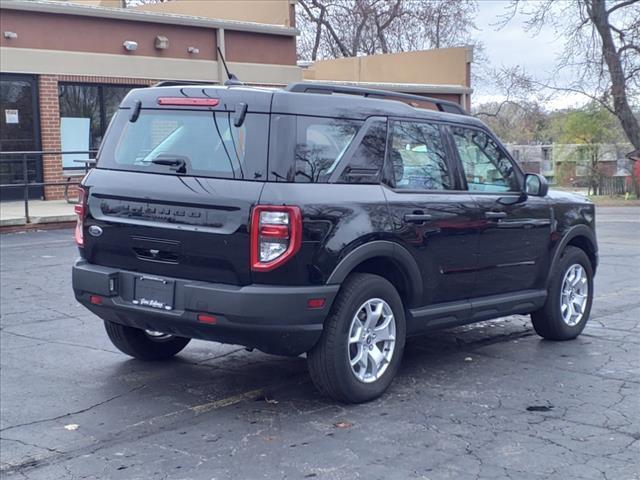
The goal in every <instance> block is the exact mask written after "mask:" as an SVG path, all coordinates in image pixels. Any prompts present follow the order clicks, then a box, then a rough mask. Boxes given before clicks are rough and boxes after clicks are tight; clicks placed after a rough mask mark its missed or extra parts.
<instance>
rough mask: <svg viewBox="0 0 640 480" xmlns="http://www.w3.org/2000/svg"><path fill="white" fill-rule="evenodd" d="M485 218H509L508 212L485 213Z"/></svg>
mask: <svg viewBox="0 0 640 480" xmlns="http://www.w3.org/2000/svg"><path fill="white" fill-rule="evenodd" d="M484 216H485V218H491V219H500V218H507V212H484Z"/></svg>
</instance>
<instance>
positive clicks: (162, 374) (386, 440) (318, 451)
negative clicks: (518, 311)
mask: <svg viewBox="0 0 640 480" xmlns="http://www.w3.org/2000/svg"><path fill="white" fill-rule="evenodd" d="M597 216H598V238H599V243H600V258H601V264H600V267H599V270H598V274H597V276H596V285H595V288H596V298H595V301H594V306H593V311H592V318H591V321H590V323H589V324H588V326H587V328H586V330H585V332H584V333H583V335H581V336H580V337H579V338H578V339H576V340H574V341H569V342H549V341H544V340H542V339H540V338H539V337H538V336H537V335H536V334H535V332H534V331H533V330H532V328H531V324H530V322H529V319H528V317H523V316H511V317H507V318H503V319H500V320H495V321H491V322H483V323H480V324H475V325H471V326H467V327H461V328H456V329H450V330H445V331H442V332H439V333H435V334H431V335H430V336H428V337H420V338H414V339H411V340H410V341H409V342H408V346H407V349H406V352H405V357H404V361H403V364H402V368H401V370H400V373H399V376H398V378H397V379H396V381H395V382H394V383H393V384H392V386H391V388H390V389H389V391H388V392H387V394H385V395H384V396H383V397H382V398H380V399H378V400H376V401H374V402H371V403H368V404H364V405H354V406H345V405H340V404H336V403H334V402H332V401H330V400H327V399H326V398H322V397H321V396H320V395H319V394H318V393H317V392H316V390H315V389H314V387H313V385H312V384H311V381H310V379H309V375H308V373H307V370H306V364H305V360H304V358H293V359H292V358H280V357H275V356H269V355H266V354H262V353H259V352H247V351H245V350H244V349H242V348H240V347H237V346H225V345H220V344H215V343H207V342H200V341H193V342H192V343H191V344H190V345H189V346H188V347H187V348H186V349H185V350H184V351H183V353H181V354H180V355H179V356H178V357H177V358H176V359H175V360H172V361H168V362H163V363H143V362H139V361H136V360H132V359H130V358H128V357H126V356H125V355H123V354H121V353H119V352H118V351H117V350H116V349H115V347H113V346H112V345H111V343H110V342H109V340H108V339H107V336H106V333H105V332H104V329H103V326H102V323H101V322H100V321H99V320H98V319H97V318H96V317H94V316H93V315H92V314H90V313H89V312H88V311H86V310H85V309H84V308H83V307H81V306H79V305H77V304H76V302H75V300H74V298H73V294H72V291H71V278H70V266H71V263H72V261H73V259H74V258H75V256H76V253H77V252H76V248H75V246H74V244H73V241H72V232H71V231H69V230H59V231H46V232H29V233H21V234H20V233H17V234H5V235H2V236H0V245H1V247H0V295H1V307H0V314H1V319H0V327H1V331H0V476H1V477H2V478H6V479H7V480H8V479H14V478H15V479H33V480H35V479H126V480H133V479H206V480H212V479H216V480H224V479H233V480H236V479H238V480H242V479H251V480H253V479H318V480H320V479H356V478H366V479H367V480H375V479H385V480H386V479H431V480H437V479H462V480H464V479H478V478H483V479H543V478H553V479H563V480H564V479H605V480H627V479H640V473H639V472H640V441H639V440H640V280H639V277H640V207H613V208H607V207H601V208H598V213H597Z"/></svg>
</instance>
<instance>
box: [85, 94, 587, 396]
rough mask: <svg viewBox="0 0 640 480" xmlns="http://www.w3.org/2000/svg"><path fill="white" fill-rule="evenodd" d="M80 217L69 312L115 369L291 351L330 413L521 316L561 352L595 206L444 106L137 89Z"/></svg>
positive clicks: (579, 309)
mask: <svg viewBox="0 0 640 480" xmlns="http://www.w3.org/2000/svg"><path fill="white" fill-rule="evenodd" d="M425 107H430V108H425ZM76 212H77V214H78V225H77V229H76V241H77V243H78V245H79V247H80V254H81V258H80V259H79V260H77V262H76V263H75V265H74V267H73V288H74V291H75V295H76V298H77V299H78V301H79V302H81V303H82V304H83V305H85V306H86V307H87V308H88V309H89V310H91V311H92V312H94V313H95V314H96V315H98V316H99V317H100V318H102V319H103V320H104V323H105V326H106V330H107V333H108V335H109V337H110V339H111V340H112V342H113V343H114V344H115V346H116V347H118V348H119V349H120V350H121V351H123V352H124V353H126V354H128V355H131V356H133V357H136V358H139V359H143V360H159V359H165V358H169V357H171V356H173V355H175V354H176V353H178V352H179V351H180V350H182V349H183V348H184V347H185V345H187V343H189V340H190V339H191V338H199V339H205V340H213V341H216V342H224V343H232V344H240V345H244V346H246V347H248V348H257V349H260V350H262V351H265V352H268V353H273V354H280V355H300V354H302V353H305V352H306V354H307V360H308V365H309V370H310V372H311V378H312V379H313V382H314V383H315V385H316V386H317V387H318V388H319V389H320V390H321V391H322V392H323V393H325V394H327V395H329V396H331V397H333V398H334V399H337V400H340V401H344V402H362V401H366V400H370V399H372V398H375V397H376V396H378V395H380V394H381V393H382V392H384V390H385V389H386V388H387V387H388V386H389V384H390V382H391V381H392V379H393V377H394V375H395V374H396V372H397V371H398V367H399V363H400V359H401V357H402V353H403V349H404V345H405V338H406V337H407V336H409V335H418V334H424V333H426V332H429V331H432V330H434V329H439V328H444V327H452V326H455V325H462V324H467V323H471V322H477V321H481V320H487V319H490V318H495V317H500V316H504V315H511V314H529V313H530V314H531V317H532V320H533V326H534V328H535V330H536V332H538V333H539V334H540V335H541V336H542V337H544V338H548V339H552V340H567V339H571V338H574V337H576V336H577V335H579V334H580V332H581V331H582V330H583V328H584V326H585V324H586V322H587V319H588V317H589V312H590V309H591V302H592V298H593V275H594V272H595V269H596V264H597V261H598V253H597V243H596V235H595V229H594V225H595V212H594V206H593V204H591V203H590V202H589V201H587V200H586V199H584V198H581V197H577V196H573V195H570V194H566V193H557V192H548V187H547V184H546V181H545V179H544V177H542V176H540V175H537V174H524V173H523V172H522V171H521V170H520V168H519V167H518V165H517V164H516V163H515V162H514V161H513V159H512V158H511V156H510V155H509V153H508V152H507V151H506V150H505V148H504V147H503V146H502V144H501V143H500V141H498V139H496V138H495V136H494V135H493V134H492V133H491V132H490V131H489V129H488V128H487V127H486V126H485V125H484V124H483V123H482V122H480V121H478V120H476V119H474V118H472V117H470V116H468V115H466V114H465V112H464V110H462V109H461V108H460V107H459V106H458V105H456V104H454V103H449V102H445V101H441V100H437V99H430V98H423V97H419V96H412V95H403V94H395V93H392V92H385V91H379V90H365V89H359V88H350V87H337V86H332V85H322V84H311V83H299V84H294V85H290V86H289V87H287V88H286V89H283V90H275V89H263V88H249V87H243V86H231V87H222V86H213V85H212V86H208V85H189V86H186V85H173V86H159V87H154V88H148V89H138V90H133V91H132V92H131V93H130V94H129V95H128V96H127V97H126V98H125V100H124V101H123V102H122V105H121V106H120V109H119V111H118V112H117V114H116V115H115V117H114V119H113V121H112V122H111V125H110V127H109V129H108V132H107V134H106V137H105V139H104V141H103V143H102V147H101V149H100V152H99V154H98V162H97V167H96V168H95V169H93V170H92V171H91V172H90V173H89V174H88V175H87V177H86V178H85V179H84V181H83V185H82V189H81V201H80V203H79V204H78V205H77V206H76Z"/></svg>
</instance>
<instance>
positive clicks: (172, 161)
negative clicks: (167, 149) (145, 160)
mask: <svg viewBox="0 0 640 480" xmlns="http://www.w3.org/2000/svg"><path fill="white" fill-rule="evenodd" d="M151 163H153V164H155V165H165V166H167V167H173V168H171V170H174V171H175V172H176V173H187V161H186V159H184V158H180V157H175V158H168V157H156V158H154V159H153V160H151Z"/></svg>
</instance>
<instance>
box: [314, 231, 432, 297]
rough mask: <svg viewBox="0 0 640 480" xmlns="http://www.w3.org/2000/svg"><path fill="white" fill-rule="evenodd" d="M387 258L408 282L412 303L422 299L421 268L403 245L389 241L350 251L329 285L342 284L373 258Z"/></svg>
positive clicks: (377, 242) (373, 243)
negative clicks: (359, 266)
mask: <svg viewBox="0 0 640 480" xmlns="http://www.w3.org/2000/svg"><path fill="white" fill-rule="evenodd" d="M377 257H381V258H387V259H389V260H391V261H393V262H394V263H396V264H397V265H398V267H399V268H400V270H401V271H402V272H403V274H404V275H405V276H406V279H407V280H408V285H407V286H408V288H409V294H410V303H415V302H416V301H417V300H419V299H420V298H421V297H422V293H423V282H422V275H421V273H420V268H418V264H417V263H416V261H415V259H414V258H413V256H412V255H411V254H410V253H409V251H408V250H407V249H406V248H404V247H403V246H402V245H398V244H397V243H395V242H390V241H387V240H375V241H373V242H369V243H365V244H364V245H360V246H359V247H356V248H355V249H353V250H352V251H350V252H349V253H348V254H347V255H346V256H345V257H344V258H343V259H342V260H340V262H339V263H338V265H337V266H336V267H335V268H334V269H333V272H332V273H331V275H330V276H329V278H328V279H327V282H326V283H327V284H340V283H342V282H344V280H345V279H346V278H347V276H348V275H349V274H350V273H351V272H352V271H353V270H354V269H355V268H356V267H357V266H358V265H360V264H361V263H363V262H365V261H367V260H371V259H372V258H377Z"/></svg>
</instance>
